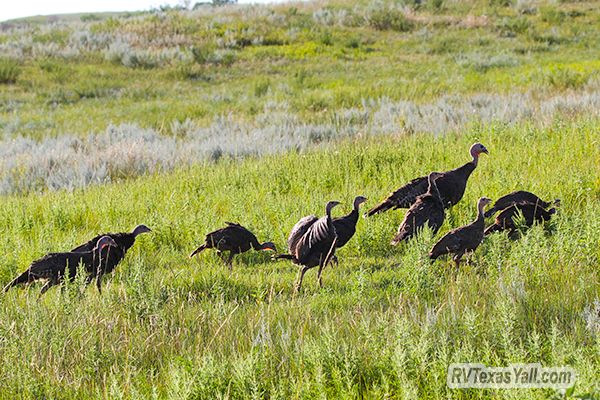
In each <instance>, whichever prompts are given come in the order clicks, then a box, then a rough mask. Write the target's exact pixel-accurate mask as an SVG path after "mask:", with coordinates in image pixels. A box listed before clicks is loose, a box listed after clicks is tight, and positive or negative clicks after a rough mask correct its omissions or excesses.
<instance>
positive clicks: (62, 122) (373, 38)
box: [0, 1, 600, 138]
mask: <svg viewBox="0 0 600 400" xmlns="http://www.w3.org/2000/svg"><path fill="white" fill-rule="evenodd" d="M446 3H448V4H446ZM353 6H354V3H352V4H347V3H344V2H340V3H331V5H330V6H325V7H322V9H327V10H332V11H331V12H334V13H335V12H341V11H340V10H345V12H346V13H347V15H348V16H347V22H346V23H345V25H344V26H339V25H336V24H332V25H324V24H318V23H316V22H315V17H313V13H314V12H315V10H318V9H319V5H318V4H316V3H315V4H313V3H308V4H305V5H298V6H297V7H296V6H294V7H292V6H289V5H282V6H277V7H275V8H274V9H273V13H274V15H276V16H278V17H279V18H277V19H272V20H271V19H268V18H267V17H266V16H265V15H268V13H263V14H264V15H263V14H261V13H257V16H252V14H251V13H250V16H248V15H247V14H248V13H243V12H242V11H236V10H235V9H233V10H232V11H229V12H226V11H223V12H222V13H221V14H218V16H217V17H211V15H210V14H208V15H203V14H200V15H199V14H189V15H188V14H184V13H178V12H169V13H166V14H164V15H163V16H162V17H158V16H157V15H151V14H142V15H140V16H138V17H135V18H121V19H118V18H117V17H113V18H108V19H104V20H102V21H90V22H88V23H86V24H87V25H85V29H87V30H89V31H91V32H95V33H108V34H111V35H117V36H118V35H133V37H135V38H136V39H135V41H139V42H140V43H141V44H140V45H139V46H138V47H136V48H138V49H140V48H141V49H146V48H152V49H153V50H161V49H172V48H178V49H180V50H181V51H182V52H187V53H189V55H190V60H188V61H171V62H167V63H165V64H164V65H160V66H156V67H154V68H128V67H126V66H123V65H115V64H114V63H112V62H110V61H107V60H106V58H105V56H104V54H103V52H102V51H99V50H97V51H89V52H85V51H84V52H82V53H81V54H80V55H79V56H78V57H75V58H72V59H69V60H67V61H65V60H63V59H62V58H61V57H59V56H54V57H52V56H50V57H42V56H38V57H34V56H24V60H23V64H24V66H23V68H22V73H21V74H20V76H19V79H18V81H17V82H16V83H15V84H14V85H12V87H10V88H3V89H5V90H3V91H2V92H1V93H0V104H2V103H3V102H5V101H7V100H8V99H12V100H13V101H18V102H19V104H20V108H19V121H26V122H21V123H19V124H17V127H16V129H15V130H14V133H16V134H20V135H27V136H31V137H35V138H39V137H41V136H48V135H54V136H58V135H61V134H62V133H65V132H74V133H78V134H80V135H82V136H85V135H87V134H88V133H89V132H90V131H103V130H104V129H105V128H106V126H107V125H108V124H110V123H113V124H118V123H121V122H129V121H131V120H135V121H140V123H142V124H143V125H144V126H150V127H154V128H161V127H163V126H168V124H169V123H170V122H171V121H173V120H175V119H185V118H186V117H189V118H191V119H193V120H194V121H195V122H197V123H198V124H200V125H206V124H209V123H210V122H211V121H212V120H213V119H214V118H215V117H217V116H219V115H223V114H231V115H233V116H235V117H237V118H239V119H242V120H243V119H246V118H250V117H252V116H254V115H255V114H257V113H258V112H260V111H261V110H263V109H264V107H265V105H267V104H269V103H270V102H283V101H287V102H289V103H290V105H291V106H292V108H291V111H293V112H296V113H298V114H299V115H301V116H302V117H304V118H307V119H319V118H323V115H322V114H323V113H325V111H327V110H331V109H338V108H341V107H353V106H359V105H360V104H361V103H362V101H363V100H364V99H372V98H380V97H389V98H391V99H393V100H398V99H403V100H415V101H430V100H431V99H432V98H436V97H439V96H441V95H444V94H447V93H454V94H458V95H463V94H472V93H479V92H499V93H510V92H514V91H519V92H525V91H534V92H540V93H541V94H545V93H547V92H551V91H553V90H555V89H556V88H557V87H558V88H559V89H561V90H562V89H569V88H573V87H575V88H579V87H582V86H584V85H585V84H586V83H588V82H590V81H594V80H597V79H598V69H599V66H598V59H599V58H600V47H599V44H598V43H599V42H598V41H597V40H595V38H596V37H598V36H599V35H600V32H599V31H598V26H600V25H599V24H598V23H597V22H598V18H599V14H598V11H597V8H595V7H594V4H593V3H588V2H576V3H567V4H558V5H557V4H554V3H548V4H546V3H544V4H543V5H541V6H540V7H537V8H535V10H536V12H535V13H530V14H524V15H523V14H521V13H520V12H519V9H518V7H516V6H514V7H498V5H497V4H490V3H489V2H487V1H471V2H467V4H465V5H462V4H460V3H457V4H454V3H449V2H445V3H444V7H442V8H441V9H439V10H437V11H435V12H432V11H431V10H430V9H428V8H427V7H424V8H418V7H416V8H415V9H414V10H413V11H412V13H411V14H409V17H406V16H404V14H403V13H402V12H400V11H399V10H398V9H397V8H394V7H392V8H389V6H386V5H384V6H380V7H379V8H377V7H378V6H376V5H372V6H369V5H366V4H361V5H358V6H356V7H353ZM390 10H394V11H393V12H391V11H390ZM363 14H364V15H363ZM482 15H485V17H481V16H482ZM473 16H474V17H477V18H480V20H479V21H480V22H479V23H475V22H473V21H477V20H472V18H473ZM557 16H560V18H559V19H557V18H558V17H557ZM469 18H471V19H469ZM481 18H484V19H481ZM273 21H277V22H273ZM481 21H484V22H481ZM373 24H374V25H373ZM381 24H383V25H381ZM405 24H408V25H409V26H408V27H407V28H405ZM380 25H381V26H380ZM388 25H389V27H390V28H389V29H387V28H385V29H384V27H386V26H388ZM66 26H67V28H61V29H60V30H59V29H58V28H57V29H56V30H55V31H51V33H48V32H46V31H40V28H36V27H35V26H33V27H31V28H30V29H31V33H30V34H29V35H30V36H32V37H33V39H32V40H34V41H35V43H36V44H48V43H50V44H56V45H57V46H59V47H63V46H66V48H70V46H71V45H70V44H68V43H67V44H65V42H68V39H69V35H70V34H71V31H73V32H77V31H78V30H79V31H81V30H82V29H83V28H81V27H79V26H77V25H74V26H73V27H69V25H66ZM381 29H383V30H381ZM25 32H26V33H24V34H23V36H27V33H28V32H30V31H25ZM18 37H19V34H18V33H7V34H1V33H0V43H3V42H10V41H13V40H16V38H18ZM156 38H160V39H161V40H159V41H158V44H156V43H155V42H156V41H157V39H156ZM177 38H178V39H177ZM253 40H259V42H256V43H255V42H253ZM147 42H148V43H149V44H146V43H147ZM179 42H181V43H183V44H181V45H179V44H178V43H179ZM224 43H229V44H228V45H227V46H229V47H227V48H225V46H226V45H225V44H224ZM233 43H236V44H233ZM134 47H135V46H134ZM27 51H28V50H26V53H27ZM215 51H221V52H222V53H223V54H221V55H220V56H219V57H217V58H218V60H216V59H215V57H216V56H214V54H215ZM497 54H503V55H504V56H505V57H506V58H507V59H509V60H510V62H504V63H503V62H498V60H496V62H492V63H490V62H489V61H490V59H493V57H494V56H495V55H497ZM464 56H467V59H469V60H471V62H469V63H464V62H461V60H462V58H463V57H464ZM47 58H50V62H52V60H55V62H56V63H59V64H60V65H61V68H59V69H56V70H51V71H49V70H48V68H47V63H48V60H47ZM210 60H212V61H210ZM134 64H135V63H134ZM151 64H154V61H153V62H152V63H151ZM135 65H137V64H135ZM563 70H564V71H565V74H566V77H562V76H561V77H559V78H558V82H557V80H556V79H554V78H553V77H552V76H550V77H549V76H548V72H547V71H563ZM340 71H343V74H340ZM573 74H577V76H575V77H572V76H571V75H573ZM298 76H305V79H302V80H300V79H298V78H297V77H298ZM267 80H269V81H271V82H272V83H273V84H272V85H271V87H270V89H269V91H268V93H266V94H262V92H261V90H258V91H256V82H264V81H267ZM565 80H566V82H565ZM90 90H91V93H90ZM90 94H91V95H90ZM158 111H159V112H158ZM14 121H15V115H14V114H13V113H11V112H10V111H6V110H3V109H2V108H0V123H3V124H9V123H11V122H14ZM32 124H34V125H35V126H36V128H35V129H30V126H31V125H32Z"/></svg>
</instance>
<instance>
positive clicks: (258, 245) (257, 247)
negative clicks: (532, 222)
mask: <svg viewBox="0 0 600 400" xmlns="http://www.w3.org/2000/svg"><path fill="white" fill-rule="evenodd" d="M252 248H253V249H254V250H262V243H260V242H259V241H258V239H256V238H254V240H252Z"/></svg>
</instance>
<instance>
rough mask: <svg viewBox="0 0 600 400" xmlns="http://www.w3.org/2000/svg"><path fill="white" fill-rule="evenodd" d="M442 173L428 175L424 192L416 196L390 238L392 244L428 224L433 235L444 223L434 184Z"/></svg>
mask: <svg viewBox="0 0 600 400" xmlns="http://www.w3.org/2000/svg"><path fill="white" fill-rule="evenodd" d="M440 176H442V174H440V173H439V172H432V173H430V174H429V176H428V181H429V187H428V189H427V192H426V193H425V194H422V195H421V196H419V197H417V200H416V201H415V202H414V204H413V205H412V206H411V207H410V209H409V210H408V212H407V213H406V215H405V216H404V220H403V221H402V223H401V224H400V227H399V228H398V233H397V234H396V236H395V237H394V239H393V240H392V243H391V244H392V246H395V245H397V244H398V243H400V242H401V241H403V240H408V239H410V238H411V237H413V236H414V235H416V234H417V233H418V232H419V231H421V230H422V229H423V227H425V224H428V225H429V227H430V228H431V230H432V231H433V234H434V235H435V234H436V233H437V231H438V230H439V229H440V227H441V226H442V224H443V223H444V218H445V212H444V205H443V204H442V200H441V199H440V193H439V191H438V189H437V186H436V181H437V179H439V178H440Z"/></svg>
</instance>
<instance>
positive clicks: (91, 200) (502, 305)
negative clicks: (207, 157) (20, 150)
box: [0, 118, 600, 399]
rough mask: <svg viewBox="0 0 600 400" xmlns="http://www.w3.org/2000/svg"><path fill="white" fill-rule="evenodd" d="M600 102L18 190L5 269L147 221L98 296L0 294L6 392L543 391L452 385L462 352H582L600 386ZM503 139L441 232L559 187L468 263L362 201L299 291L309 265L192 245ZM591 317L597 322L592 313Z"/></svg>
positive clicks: (10, 201) (477, 357)
mask: <svg viewBox="0 0 600 400" xmlns="http://www.w3.org/2000/svg"><path fill="white" fill-rule="evenodd" d="M598 123H599V121H598V120H597V119H586V118H581V119H576V120H556V121H555V122H554V123H553V124H552V125H551V126H548V127H546V128H536V127H534V126H532V125H528V124H523V125H519V126H515V127H512V128H507V127H502V126H495V125H491V126H486V127H482V128H480V129H478V130H475V131H472V132H470V133H463V134H460V135H448V136H445V137H437V138H436V137H433V136H428V135H415V136H410V137H403V138H397V139H391V138H390V139H378V140H376V141H375V140H360V141H357V142H346V143H342V144H339V145H336V146H333V147H331V148H330V149H324V150H319V151H313V152H309V153H303V154H296V153H293V154H287V155H284V156H277V157H266V158H263V159H248V160H246V161H243V162H241V163H235V162H229V161H226V160H224V161H221V162H219V163H216V164H208V165H205V166H196V167H193V168H190V169H186V170H179V171H178V172H175V173H173V174H171V175H167V176H160V175H157V176H151V177H145V178H139V179H136V180H130V181H127V182H123V183H118V184H112V185H106V186H98V187H94V188H90V189H86V190H85V191H75V192H72V193H67V192H55V193H48V194H43V195H29V196H15V197H4V198H3V199H2V202H1V204H0V229H1V230H2V232H3V241H2V242H1V243H0V251H1V252H2V254H4V257H3V258H2V260H0V280H1V281H2V282H7V281H8V280H9V279H11V277H13V276H14V275H15V274H16V273H17V272H18V271H21V270H22V269H24V268H25V267H26V266H27V265H28V263H29V262H30V261H31V260H33V259H35V258H37V257H39V256H41V255H43V254H44V253H46V252H48V251H59V250H65V249H68V248H71V247H73V246H74V245H75V244H77V243H79V242H82V241H84V240H86V239H87V238H89V237H90V236H91V235H94V234H96V233H98V232H100V231H106V230H116V229H122V230H127V229H130V228H132V227H133V226H134V225H136V224H138V223H145V224H147V225H149V226H150V227H151V228H153V229H154V232H153V233H151V234H148V235H144V236H143V237H141V238H140V239H139V241H138V243H136V245H135V247H134V248H133V249H132V251H131V252H130V253H129V254H128V255H127V258H126V260H125V261H124V262H123V264H122V265H120V266H119V268H118V269H117V271H116V273H115V274H114V275H113V276H111V277H110V278H108V283H107V284H106V287H105V291H104V293H103V295H102V296H99V295H98V294H97V292H96V291H95V289H94V288H91V287H90V288H88V289H87V290H85V291H83V293H82V294H80V290H81V288H80V287H79V286H76V287H70V288H68V290H66V291H62V292H61V290H60V289H57V288H55V289H53V290H51V291H50V292H48V293H47V294H46V295H45V296H44V297H43V298H42V299H41V300H37V296H38V289H39V286H37V287H31V288H29V289H27V290H11V291H10V292H9V293H7V294H6V295H3V296H0V310H1V311H0V331H1V332H2V335H0V338H1V339H0V355H1V357H0V381H2V389H1V390H0V397H1V398H7V399H9V398H11V399H12V398H16V397H22V398H29V397H35V398H56V399H59V398H93V397H103V398H150V397H156V398H197V399H203V398H248V397H255V398H315V397H325V398H416V397H419V398H440V397H448V398H487V397H493V398H540V399H541V398H548V397H549V396H553V395H554V392H552V391H550V390H541V389H538V390H508V391H502V390H498V391H492V390H449V389H447V387H446V384H445V381H446V369H447V366H448V364H449V363H451V362H462V361H473V362H475V361H476V362H482V363H484V364H487V365H491V366H504V365H507V364H509V363H517V362H540V363H542V364H543V365H546V366H559V365H571V366H573V367H574V368H575V369H576V370H577V372H578V374H579V377H578V382H577V386H576V388H575V394H578V395H582V394H585V393H589V392H591V391H592V390H594V389H595V390H598V386H597V384H598V376H599V371H598V365H600V358H599V354H600V352H599V349H600V342H599V338H600V336H599V335H598V332H597V331H596V334H595V336H594V334H593V332H592V331H590V330H588V328H586V321H585V320H584V317H583V311H584V309H585V308H586V307H589V306H590V305H591V304H592V303H593V301H594V300H595V299H597V298H598V297H599V295H600V293H599V286H598V282H599V278H600V277H599V276H598V261H599V257H600V250H599V249H600V247H598V232H599V231H600V220H598V218H597V215H598V213H599V212H600V202H599V200H600V181H599V178H598V174H597V165H598V164H599V163H600V151H599V150H598V147H597V146H596V145H595V144H596V142H597V139H598V130H597V126H598ZM475 140H480V141H481V142H483V143H484V144H485V145H486V146H487V147H488V149H489V150H490V156H489V157H485V158H482V160H481V162H480V165H479V167H478V168H477V170H476V171H475V172H474V174H473V176H472V177H471V180H470V182H469V185H468V188H467V192H466V195H465V198H464V199H463V200H462V201H461V202H460V203H459V204H458V205H457V206H455V207H454V208H453V209H452V210H451V211H450V212H449V215H448V218H447V222H446V223H445V224H444V227H443V228H442V231H441V232H440V235H441V234H443V232H445V231H447V230H448V229H450V228H451V227H454V226H458V225H461V224H464V223H467V222H469V221H470V220H472V219H473V218H474V215H475V201H476V199H477V198H478V197H480V196H482V195H486V196H489V197H492V198H497V197H498V196H500V195H502V194H505V193H507V192H508V191H511V190H514V189H517V188H522V189H530V190H533V191H534V192H535V193H538V194H539V195H541V196H542V197H543V198H546V199H552V198H555V197H559V198H561V199H562V207H561V210H560V213H559V214H558V215H557V216H556V218H555V219H554V220H553V221H552V222H551V224H550V225H549V226H547V227H546V229H543V227H540V226H537V227H534V228H533V229H532V230H531V231H529V232H528V233H527V234H526V235H525V236H524V237H523V238H522V239H521V240H518V241H514V242H513V241H510V240H508V238H507V237H506V236H504V235H496V236H493V237H491V238H489V239H488V240H486V241H485V242H484V244H483V245H482V246H481V247H480V248H479V249H478V250H477V252H476V253H475V255H474V257H473V258H472V261H471V263H470V264H469V265H464V266H463V267H462V268H461V269H460V270H459V271H457V272H454V271H453V268H452V263H451V261H449V260H441V261H438V262H435V263H433V264H430V263H429V261H428V260H427V257H426V253H427V251H428V249H429V248H430V247H431V245H432V244H433V242H434V241H435V240H436V238H432V237H431V236H430V235H424V236H423V237H421V238H420V239H418V240H416V241H412V242H410V243H408V244H407V245H405V246H401V247H400V248H390V246H389V245H388V243H389V240H390V238H391V237H392V235H393V233H394V232H395V229H396V227H397V225H398V223H399V222H400V220H401V217H402V212H389V213H386V214H384V215H381V216H378V217H374V218H371V219H367V220H364V219H361V220H360V221H359V227H358V232H357V234H356V237H355V238H354V239H353V240H352V241H351V243H350V244H349V245H348V246H347V247H346V248H344V249H342V250H341V251H339V253H338V255H339V257H340V265H339V267H336V268H334V269H331V268H327V269H326V270H325V273H324V284H325V287H324V288H323V289H322V290H319V289H318V287H317V285H316V282H315V281H316V271H314V270H313V271H310V272H309V273H307V276H306V278H307V279H306V280H305V287H304V291H303V292H301V293H300V294H299V295H294V294H293V290H292V288H293V282H294V279H295V277H296V273H297V268H296V267H295V266H293V265H292V264H291V263H289V262H277V263H274V262H270V261H269V260H268V257H267V256H266V255H265V254H258V253H248V254H246V255H243V256H240V257H238V258H237V259H236V261H235V264H234V269H233V272H231V273H230V272H228V270H227V268H226V267H225V266H224V265H222V264H221V262H220V261H219V259H218V258H217V256H216V255H215V254H214V253H211V252H205V253H203V254H202V255H201V256H200V257H198V258H196V259H193V260H189V259H187V258H186V255H187V254H188V253H189V252H190V251H191V250H192V249H193V248H195V246H196V245H197V244H198V243H199V242H200V241H201V240H202V238H203V234H204V233H206V232H207V231H209V230H211V229H214V228H217V227H219V226H221V225H222V224H223V221H226V220H233V221H239V222H241V223H243V224H245V225H247V226H249V227H251V228H252V229H253V230H254V231H255V232H256V233H257V235H258V237H259V239H260V240H268V239H273V240H275V242H276V243H277V245H278V246H279V247H280V248H281V250H283V249H285V238H286V236H287V233H288V231H289V229H291V227H292V225H293V224H294V223H295V222H296V221H297V219H299V218H300V217H302V216H304V215H307V214H310V213H317V214H322V213H323V207H324V204H325V202H326V201H327V200H329V199H338V200H341V201H343V203H344V206H343V207H341V209H339V210H337V209H336V214H338V215H339V214H340V213H342V212H346V211H348V209H349V207H350V203H351V200H352V199H353V198H354V196H355V195H358V194H362V195H366V196H368V197H369V198H370V201H369V202H368V203H367V206H369V205H373V204H374V203H375V202H376V201H377V200H379V199H381V198H382V197H383V196H384V195H385V194H386V193H387V192H388V191H389V190H391V189H394V188H396V187H397V186H398V185H399V184H401V183H403V182H405V181H407V180H408V179H410V178H412V177H414V176H417V175H420V174H424V173H426V172H427V171H430V170H432V169H436V170H442V169H449V168H453V167H455V166H457V165H460V164H462V163H464V162H465V161H467V159H468V155H467V149H468V147H469V145H470V144H471V143H472V142H473V141H475ZM596 329H597V328H596Z"/></svg>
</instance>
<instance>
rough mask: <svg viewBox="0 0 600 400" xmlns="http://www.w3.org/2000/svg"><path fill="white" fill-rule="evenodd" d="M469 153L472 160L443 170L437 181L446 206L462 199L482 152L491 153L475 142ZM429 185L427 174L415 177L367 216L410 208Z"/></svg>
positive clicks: (371, 210)
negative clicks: (454, 167)
mask: <svg viewBox="0 0 600 400" xmlns="http://www.w3.org/2000/svg"><path fill="white" fill-rule="evenodd" d="M469 153H470V154H471V157H473V159H472V160H471V161H469V162H468V163H466V164H465V165H463V166H462V167H459V168H456V169H453V170H451V171H447V172H443V173H442V175H441V176H440V177H439V178H438V179H437V181H436V184H437V188H438V190H439V192H440V197H441V199H442V203H443V204H444V208H448V207H451V206H453V205H455V204H456V203H458V202H459V201H460V199H462V197H463V195H464V193H465V189H466V187H467V180H468V179H469V176H471V173H472V172H473V171H474V170H475V168H476V167H477V162H478V161H479V155H480V154H481V153H485V154H489V152H488V150H487V149H486V148H485V146H484V145H482V144H481V143H475V144H473V145H472V146H471V148H470V149H469ZM427 187H428V183H427V176H422V177H419V178H416V179H413V180H412V181H410V182H409V183H407V184H406V185H404V186H402V187H401V188H400V189H398V190H396V191H395V192H393V193H391V194H390V195H389V196H388V197H387V199H385V200H384V201H383V202H381V203H380V204H378V205H377V206H375V207H373V208H372V209H370V210H369V211H368V212H367V216H369V217H370V216H372V215H375V214H379V213H381V212H384V211H387V210H390V209H398V208H410V207H411V206H412V205H413V203H414V202H415V201H416V200H417V197H419V196H420V195H422V194H424V193H425V192H427Z"/></svg>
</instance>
